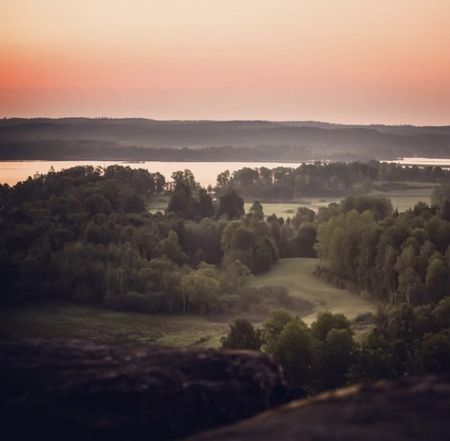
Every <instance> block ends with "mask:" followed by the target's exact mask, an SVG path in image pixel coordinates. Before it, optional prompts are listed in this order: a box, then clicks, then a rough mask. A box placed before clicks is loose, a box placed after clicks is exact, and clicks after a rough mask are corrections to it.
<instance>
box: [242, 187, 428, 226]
mask: <svg viewBox="0 0 450 441" xmlns="http://www.w3.org/2000/svg"><path fill="white" fill-rule="evenodd" d="M408 187H409V188H408ZM434 187H435V184H428V183H411V184H409V186H408V184H405V188H401V189H397V190H390V191H373V192H371V193H368V194H370V195H377V196H384V197H386V198H389V199H390V200H391V201H392V206H393V207H394V209H395V208H396V209H397V210H398V211H400V212H402V211H406V210H408V209H409V208H413V207H414V206H415V205H416V204H417V203H418V202H425V203H427V204H429V203H430V201H431V193H432V192H433V189H434ZM342 199H343V198H323V197H320V198H319V197H317V198H301V199H300V200H298V201H297V202H262V201H261V204H262V206H263V209H264V214H265V215H266V216H270V215H271V214H276V215H277V216H278V217H284V218H285V219H286V218H288V217H291V218H292V217H293V216H294V215H295V212H296V211H297V208H298V207H306V208H309V209H311V210H314V211H316V212H317V211H318V210H319V208H321V207H328V205H329V204H331V203H332V202H336V203H339V202H340V201H341V200H342ZM252 204H253V202H250V201H248V202H246V203H245V206H244V208H245V211H246V212H248V211H249V210H250V208H251V206H252Z"/></svg>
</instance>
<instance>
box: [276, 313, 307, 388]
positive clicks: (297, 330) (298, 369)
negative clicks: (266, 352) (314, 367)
mask: <svg viewBox="0 0 450 441" xmlns="http://www.w3.org/2000/svg"><path fill="white" fill-rule="evenodd" d="M272 355H273V357H274V359H275V360H276V361H277V362H278V363H280V365H281V366H282V368H283V370H284V373H285V375H286V378H287V379H288V381H289V382H290V383H291V384H293V385H295V386H297V387H300V388H302V389H303V390H305V391H307V390H308V389H309V387H308V386H309V384H310V375H311V362H312V359H313V338H312V335H311V332H310V330H309V329H308V327H307V326H306V325H305V323H304V322H302V321H301V320H299V319H296V320H294V321H291V322H290V323H288V324H287V325H286V326H285V327H284V328H283V330H282V332H281V334H280V336H279V337H278V339H277V340H276V342H275V344H274V347H273V351H272Z"/></svg>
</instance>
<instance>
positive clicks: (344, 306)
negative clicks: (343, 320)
mask: <svg viewBox="0 0 450 441" xmlns="http://www.w3.org/2000/svg"><path fill="white" fill-rule="evenodd" d="M317 262H318V260H317V259H307V258H292V259H281V260H280V261H279V262H278V263H277V264H276V265H275V266H274V267H273V268H272V270H270V271H269V272H268V273H266V274H263V275H260V276H257V277H255V278H254V279H253V280H252V282H251V283H252V285H253V286H256V287H260V286H264V285H279V286H285V287H286V288H287V289H288V290H289V294H290V295H291V296H293V297H298V298H302V299H304V300H308V301H309V302H311V303H312V304H313V305H314V306H315V309H314V311H313V312H312V313H311V314H308V315H307V316H305V317H302V318H303V320H304V321H305V322H306V323H308V324H309V323H311V322H312V321H314V319H315V318H316V315H317V313H318V312H319V311H330V312H333V313H342V314H345V315H346V316H347V317H348V318H349V319H353V318H355V317H356V316H357V315H359V314H362V313H365V312H375V311H376V305H375V304H374V303H372V302H370V301H369V300H366V299H363V298H362V297H360V296H358V295H356V294H352V293H350V292H349V291H347V290H345V289H339V288H336V287H334V286H332V285H330V284H328V283H327V282H325V281H324V280H321V279H319V278H318V277H316V276H314V274H313V271H314V268H315V266H316V265H317ZM293 312H295V311H293Z"/></svg>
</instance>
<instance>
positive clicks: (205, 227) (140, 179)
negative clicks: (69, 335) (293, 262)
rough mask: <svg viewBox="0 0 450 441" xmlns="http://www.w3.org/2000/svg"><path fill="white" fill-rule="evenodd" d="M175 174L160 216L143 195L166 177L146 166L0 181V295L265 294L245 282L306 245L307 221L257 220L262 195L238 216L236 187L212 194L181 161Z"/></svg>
mask: <svg viewBox="0 0 450 441" xmlns="http://www.w3.org/2000/svg"><path fill="white" fill-rule="evenodd" d="M172 179H173V181H174V190H173V192H171V193H170V201H169V205H168V209H167V211H166V213H157V214H151V213H150V212H149V209H148V203H149V201H151V199H152V198H154V197H156V196H157V195H159V194H161V193H163V192H164V191H165V180H164V177H163V176H162V175H160V174H159V173H149V172H148V171H146V170H133V169H131V168H129V167H121V166H111V167H108V168H106V169H103V168H93V167H75V168H71V169H68V170H65V171H62V172H59V173H55V172H51V173H49V174H47V175H43V176H37V177H35V178H33V179H32V178H30V179H28V180H26V181H24V182H22V183H19V184H17V185H16V186H14V187H9V186H7V185H4V186H1V187H0V277H1V280H2V294H1V302H2V303H17V302H21V301H28V300H34V299H46V298H56V299H63V300H72V301H77V302H82V303H95V304H101V305H105V306H109V307H114V308H120V309H133V310H140V311H147V312H155V313H158V312H166V313H179V312H188V311H190V312H198V313H208V312H211V311H223V310H228V309H233V308H234V309H245V308H248V307H249V305H250V304H251V303H252V302H259V301H260V300H261V298H263V297H264V296H263V295H261V296H258V295H257V294H258V293H255V292H254V290H252V289H250V288H249V287H246V286H245V285H246V282H247V281H248V278H249V276H250V274H251V273H260V272H263V271H267V270H268V269H270V267H271V266H272V265H273V264H274V263H275V262H276V261H277V259H278V258H279V256H287V255H294V256H299V255H304V254H312V253H314V250H313V246H314V241H315V235H316V230H315V227H314V226H313V225H312V224H311V225H309V224H308V225H307V224H305V225H303V224H302V225H300V224H299V223H296V222H290V221H289V222H284V220H282V219H277V218H276V217H274V216H272V217H271V218H269V219H267V220H265V219H264V213H263V210H262V206H261V205H260V204H258V203H255V204H254V206H253V208H252V210H251V211H250V213H248V214H247V215H244V201H243V199H242V198H241V197H240V196H239V195H238V194H237V193H236V192H234V191H231V192H229V193H224V194H223V195H222V196H221V197H220V198H219V200H218V201H217V202H215V201H213V200H212V198H211V196H210V195H209V194H208V193H207V191H206V190H204V189H202V188H201V187H200V186H199V184H198V183H197V182H196V181H195V178H194V176H193V175H192V173H190V172H189V171H184V172H176V173H174V174H173V176H172ZM281 297H283V296H281ZM263 300H264V299H263ZM284 300H286V299H282V301H284Z"/></svg>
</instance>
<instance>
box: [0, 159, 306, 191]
mask: <svg viewBox="0 0 450 441" xmlns="http://www.w3.org/2000/svg"><path fill="white" fill-rule="evenodd" d="M114 164H119V165H124V166H126V165H128V166H130V167H131V168H144V169H147V170H148V171H150V172H153V173H155V172H159V173H161V174H162V175H164V176H165V178H166V179H170V176H171V174H172V173H173V172H174V171H178V170H185V169H189V170H191V171H192V173H194V176H195V178H196V180H197V181H198V182H200V184H201V185H202V186H204V187H206V186H208V185H215V184H216V179H217V175H218V174H219V173H221V172H223V171H224V170H230V172H233V171H235V170H239V169H240V168H243V167H267V168H275V167H298V166H299V163H286V162H279V163H278V162H162V161H161V162H160V161H145V162H120V161H119V162H118V161H0V182H1V183H2V184H9V185H14V184H16V183H17V182H19V181H23V180H25V179H27V178H28V177H29V176H34V175H35V174H36V173H40V174H43V173H48V171H49V170H50V168H51V167H53V168H54V169H55V171H60V170H63V169H67V168H70V167H75V166H77V165H92V166H94V167H98V166H101V167H108V166H109V165H114Z"/></svg>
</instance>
